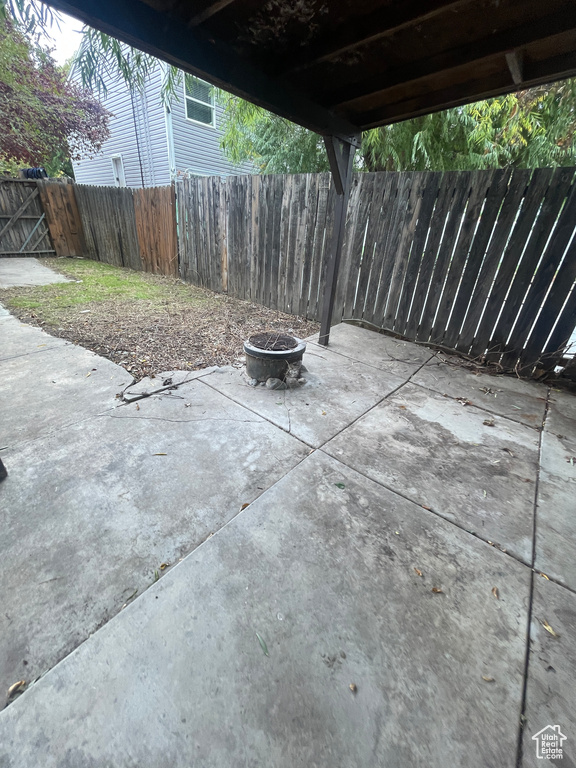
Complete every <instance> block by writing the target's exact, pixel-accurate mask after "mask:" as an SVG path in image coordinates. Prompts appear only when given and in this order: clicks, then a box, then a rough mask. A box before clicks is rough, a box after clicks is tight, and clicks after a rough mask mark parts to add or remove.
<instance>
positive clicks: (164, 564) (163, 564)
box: [160, 563, 168, 571]
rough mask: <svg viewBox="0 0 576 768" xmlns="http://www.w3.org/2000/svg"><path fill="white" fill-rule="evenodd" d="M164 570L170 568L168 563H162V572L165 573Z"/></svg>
mask: <svg viewBox="0 0 576 768" xmlns="http://www.w3.org/2000/svg"><path fill="white" fill-rule="evenodd" d="M164 568H168V563H160V570H161V571H163V570H164Z"/></svg>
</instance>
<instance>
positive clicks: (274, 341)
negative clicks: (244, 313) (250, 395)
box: [244, 331, 306, 389]
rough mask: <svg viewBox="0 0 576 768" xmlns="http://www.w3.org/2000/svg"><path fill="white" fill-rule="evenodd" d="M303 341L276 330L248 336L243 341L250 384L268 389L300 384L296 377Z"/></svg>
mask: <svg viewBox="0 0 576 768" xmlns="http://www.w3.org/2000/svg"><path fill="white" fill-rule="evenodd" d="M305 350H306V344H305V342H303V341H302V340H301V339H296V338H295V337H294V336H289V335H288V334H286V333H280V332H278V331H267V332H265V333H257V334H255V335H254V336H250V338H249V339H248V341H245V342H244V352H245V353H246V373H247V374H248V376H249V379H250V384H251V385H252V386H253V387H256V386H258V384H261V383H265V384H266V386H267V387H268V389H286V388H287V387H293V386H297V385H299V384H303V383H304V380H303V379H301V378H300V373H301V371H302V369H303V368H302V357H303V355H304V352H305Z"/></svg>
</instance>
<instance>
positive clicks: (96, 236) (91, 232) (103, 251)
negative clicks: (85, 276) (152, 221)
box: [75, 184, 143, 270]
mask: <svg viewBox="0 0 576 768" xmlns="http://www.w3.org/2000/svg"><path fill="white" fill-rule="evenodd" d="M75 192H76V200H77V202H78V209H79V211H80V217H81V219H82V225H83V228H84V237H85V240H86V255H87V256H88V257H89V258H91V259H95V260H96V261H102V262H104V263H106V264H113V265H114V266H117V267H131V268H132V269H139V270H141V269H142V266H143V265H142V260H141V258H140V246H139V244H138V233H137V231H136V216H135V214H134V198H133V193H132V190H131V189H128V188H127V187H93V186H88V185H84V184H79V185H77V186H76V187H75Z"/></svg>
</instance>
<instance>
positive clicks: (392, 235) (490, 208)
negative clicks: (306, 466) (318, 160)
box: [179, 168, 576, 370]
mask: <svg viewBox="0 0 576 768" xmlns="http://www.w3.org/2000/svg"><path fill="white" fill-rule="evenodd" d="M574 181H575V171H574V169H573V168H558V169H547V168H545V169H537V170H534V171H528V170H515V171H511V170H495V171H473V172H472V171H471V172H467V171H466V172H450V173H361V174H356V176H355V178H354V181H353V187H352V193H351V198H350V204H349V208H348V217H347V225H346V234H345V241H344V248H343V254H342V262H341V265H340V276H339V281H338V290H337V294H336V302H335V308H334V315H333V317H334V322H340V320H341V319H355V320H364V321H366V322H369V323H372V324H374V325H376V326H378V327H381V328H385V329H388V330H390V331H394V332H395V333H398V334H400V335H402V336H405V337H406V338H408V339H413V340H418V341H423V342H429V343H434V344H439V345H443V346H446V347H449V348H452V349H457V350H459V351H461V352H464V353H466V354H469V355H472V356H474V357H486V358H487V359H488V360H490V361H492V362H500V363H501V365H502V366H503V367H504V368H505V369H516V370H520V369H522V370H527V369H530V368H532V367H534V365H535V363H536V362H537V361H540V363H541V364H543V365H544V366H545V367H553V366H554V365H555V363H556V362H557V360H558V359H559V358H560V357H561V355H560V353H559V352H558V350H560V349H561V348H562V346H563V345H564V344H565V343H566V341H567V339H568V338H569V337H570V334H571V332H572V330H573V329H574V326H575V325H576V290H575V289H574V283H575V280H576V241H575V240H574V233H575V227H576V185H575V183H574ZM333 195H334V191H333V189H332V186H331V181H330V176H329V175H328V174H319V175H292V176H263V177H258V176H245V177H233V178H228V179H225V180H224V179H219V178H209V179H206V178H196V179H190V180H188V181H186V182H184V184H183V185H182V186H181V188H179V220H180V230H179V237H180V259H181V272H182V276H183V278H184V279H186V280H188V281H190V282H193V283H196V284H198V285H203V286H205V287H208V288H211V289H213V290H217V291H221V290H228V292H229V293H230V294H231V295H234V296H237V297H239V298H243V299H249V300H252V301H256V302H259V303H262V304H265V305H266V306H270V307H272V308H275V309H279V310H282V311H284V312H291V313H295V314H301V315H305V316H306V317H309V318H312V319H316V320H318V319H319V311H320V307H319V297H321V290H320V289H321V286H322V283H323V274H324V269H325V256H326V250H327V244H328V242H329V238H330V235H331V231H332V221H331V212H332V207H333Z"/></svg>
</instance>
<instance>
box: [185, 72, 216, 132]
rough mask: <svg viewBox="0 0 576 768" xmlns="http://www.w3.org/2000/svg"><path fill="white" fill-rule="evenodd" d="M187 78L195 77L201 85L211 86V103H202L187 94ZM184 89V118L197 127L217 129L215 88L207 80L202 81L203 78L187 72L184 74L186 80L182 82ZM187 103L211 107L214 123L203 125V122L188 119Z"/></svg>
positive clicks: (191, 118)
mask: <svg viewBox="0 0 576 768" xmlns="http://www.w3.org/2000/svg"><path fill="white" fill-rule="evenodd" d="M187 77H193V78H195V79H196V80H199V81H200V82H201V83H206V85H208V86H210V89H211V91H210V103H208V102H207V101H202V100H201V99H196V98H194V96H189V95H188V93H187V92H186V78H187ZM182 88H183V90H184V117H185V118H186V120H189V121H190V122H191V123H194V124H195V125H201V126H203V127H204V128H213V129H215V128H216V104H215V102H214V86H213V85H211V84H210V83H208V82H207V81H206V80H202V78H201V77H196V75H191V74H188V73H187V72H185V73H184V78H183V80H182ZM187 101H194V102H196V104H202V106H204V107H210V109H211V110H212V122H211V123H203V122H202V121H201V120H194V118H193V117H188V109H187V103H186V102H187Z"/></svg>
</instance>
